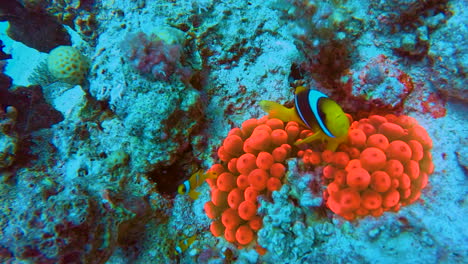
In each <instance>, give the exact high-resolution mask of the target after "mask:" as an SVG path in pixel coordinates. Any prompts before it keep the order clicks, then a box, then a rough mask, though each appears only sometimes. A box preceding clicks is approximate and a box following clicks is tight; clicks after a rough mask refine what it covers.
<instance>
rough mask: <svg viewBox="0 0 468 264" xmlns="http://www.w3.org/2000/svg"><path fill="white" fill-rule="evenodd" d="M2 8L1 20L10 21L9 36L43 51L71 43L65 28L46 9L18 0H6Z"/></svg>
mask: <svg viewBox="0 0 468 264" xmlns="http://www.w3.org/2000/svg"><path fill="white" fill-rule="evenodd" d="M0 10H1V14H0V21H8V22H9V23H10V27H9V28H8V36H9V37H10V38H12V39H14V40H16V41H19V42H22V43H24V44H25V45H27V46H29V47H32V48H34V49H37V50H38V51H41V52H49V51H50V50H52V49H53V48H55V47H57V46H60V45H70V44H71V41H70V35H69V34H68V32H67V31H66V30H65V28H64V27H63V26H62V25H61V24H60V23H58V22H57V21H56V19H55V18H54V17H52V16H49V15H48V14H46V13H45V12H44V10H30V9H27V8H25V7H24V6H23V5H22V4H21V3H19V2H18V1H16V0H13V1H5V2H4V3H2V6H1V9H0Z"/></svg>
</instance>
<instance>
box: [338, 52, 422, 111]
mask: <svg viewBox="0 0 468 264" xmlns="http://www.w3.org/2000/svg"><path fill="white" fill-rule="evenodd" d="M346 79H347V80H346ZM342 81H344V82H346V84H345V89H349V91H347V92H348V93H349V94H350V95H352V96H355V97H357V98H363V99H365V100H364V101H365V103H366V104H368V105H371V109H372V108H380V109H382V108H388V109H389V110H398V109H401V108H402V106H403V104H404V102H405V99H406V98H407V97H408V95H409V94H410V93H411V92H412V91H413V89H414V87H413V86H414V85H413V82H412V79H411V77H410V76H409V75H408V74H406V73H405V72H403V71H402V70H400V69H399V67H398V64H397V63H395V62H392V61H391V60H389V59H388V58H387V57H386V56H385V55H379V56H377V57H375V58H373V59H372V60H371V61H369V63H368V64H367V65H365V66H364V67H363V68H362V69H361V70H360V71H358V72H353V73H351V74H350V76H349V77H348V78H343V80H342ZM361 109H362V110H363V108H362V106H361Z"/></svg>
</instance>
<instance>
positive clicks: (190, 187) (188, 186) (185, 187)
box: [177, 170, 218, 200]
mask: <svg viewBox="0 0 468 264" xmlns="http://www.w3.org/2000/svg"><path fill="white" fill-rule="evenodd" d="M217 176H218V175H217V174H216V173H215V172H213V171H208V172H206V173H203V170H198V171H197V172H195V173H194V174H192V176H190V178H189V179H188V180H185V181H184V182H183V183H182V184H181V185H179V187H178V188H177V192H178V193H179V194H187V195H188V196H190V198H192V199H193V200H196V199H198V196H199V195H200V192H197V191H195V189H196V188H197V187H198V186H200V185H201V184H202V183H203V182H204V181H205V180H206V179H216V177H217Z"/></svg>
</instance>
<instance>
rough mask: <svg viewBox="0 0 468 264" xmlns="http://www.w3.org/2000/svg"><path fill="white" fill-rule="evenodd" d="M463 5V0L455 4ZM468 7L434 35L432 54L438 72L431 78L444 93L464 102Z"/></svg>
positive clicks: (467, 94) (466, 96)
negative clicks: (467, 16)
mask: <svg viewBox="0 0 468 264" xmlns="http://www.w3.org/2000/svg"><path fill="white" fill-rule="evenodd" d="M454 4H455V5H462V4H461V3H456V2H455V3H454ZM466 12H467V11H466V8H465V7H464V6H460V7H459V8H457V9H456V11H455V13H454V15H453V16H452V17H451V18H450V19H449V20H448V21H447V24H446V26H445V27H441V28H439V29H437V30H436V31H434V32H433V33H432V35H431V40H430V43H431V44H430V48H429V51H428V53H429V57H430V58H431V60H432V63H433V65H434V66H433V71H434V74H430V75H429V76H430V78H431V79H432V80H433V82H434V86H435V87H436V88H437V89H438V90H439V91H440V92H442V93H444V94H447V95H448V96H450V97H453V98H456V99H458V100H462V101H465V102H466V101H468V78H467V73H468V39H467V38H466V36H467V35H468V27H467V26H466V23H465V22H464V21H466V15H467V14H466Z"/></svg>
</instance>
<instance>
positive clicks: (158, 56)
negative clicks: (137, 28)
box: [121, 32, 192, 81]
mask: <svg viewBox="0 0 468 264" xmlns="http://www.w3.org/2000/svg"><path fill="white" fill-rule="evenodd" d="M121 46H122V50H123V52H124V56H125V57H126V58H127V60H128V62H129V63H130V64H131V65H132V66H133V67H134V68H135V69H137V70H138V71H139V72H140V73H142V74H144V75H146V76H149V77H150V78H153V79H156V80H164V81H167V80H169V77H170V76H171V75H173V74H177V75H178V76H179V77H180V79H181V80H188V79H189V78H190V76H191V73H192V72H191V69H189V68H187V67H183V66H182V65H181V62H180V61H181V57H182V50H183V47H182V45H181V44H178V43H166V42H165V41H164V40H163V39H160V38H158V36H156V35H155V34H152V35H150V36H148V35H146V34H144V33H142V32H139V33H136V34H129V35H128V36H127V37H126V38H125V40H124V42H123V43H122V45H121Z"/></svg>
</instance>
